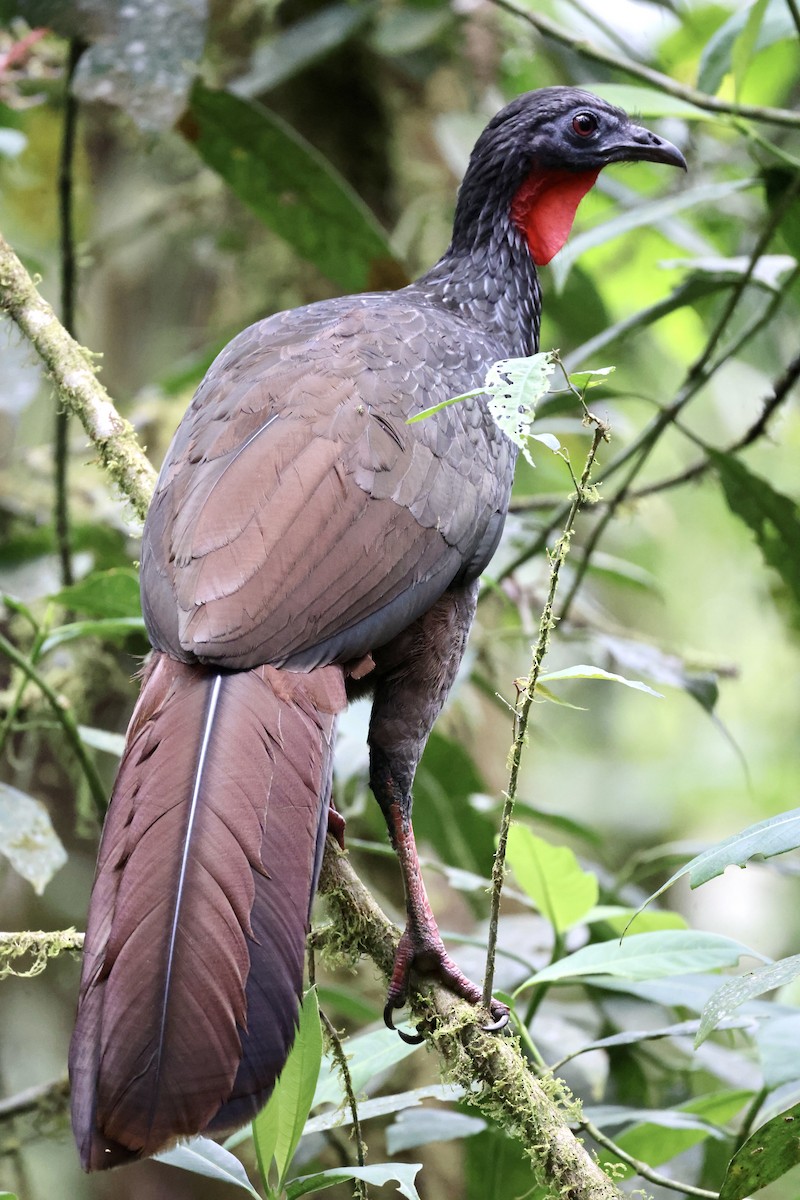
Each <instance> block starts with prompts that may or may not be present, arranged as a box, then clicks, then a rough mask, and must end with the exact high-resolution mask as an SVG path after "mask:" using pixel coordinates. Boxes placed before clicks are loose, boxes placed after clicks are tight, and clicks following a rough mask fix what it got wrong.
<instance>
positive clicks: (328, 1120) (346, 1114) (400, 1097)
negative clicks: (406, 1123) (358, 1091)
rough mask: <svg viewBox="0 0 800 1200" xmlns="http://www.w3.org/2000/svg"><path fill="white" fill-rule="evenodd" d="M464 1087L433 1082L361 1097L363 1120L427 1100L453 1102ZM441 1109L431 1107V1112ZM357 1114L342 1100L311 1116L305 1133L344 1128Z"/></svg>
mask: <svg viewBox="0 0 800 1200" xmlns="http://www.w3.org/2000/svg"><path fill="white" fill-rule="evenodd" d="M463 1095H464V1089H463V1088H462V1087H457V1086H456V1085H455V1084H452V1083H430V1084H426V1085H425V1086H424V1087H418V1088H414V1089H413V1091H410V1092H394V1093H393V1094H392V1095H390V1096H378V1097H377V1098H376V1099H374V1100H360V1101H359V1103H358V1119H359V1121H361V1122H364V1121H372V1120H374V1119H375V1118H376V1117H387V1116H391V1115H392V1114H393V1113H398V1112H405V1111H406V1110H407V1109H410V1108H421V1106H422V1101H423V1100H443V1101H445V1102H453V1101H456V1100H460V1099H461V1098H462V1097H463ZM432 1111H434V1112H437V1111H439V1110H438V1109H427V1110H426V1114H427V1113H429V1112H432ZM352 1123H353V1114H352V1113H351V1111H350V1106H349V1105H345V1104H339V1106H338V1108H336V1109H334V1110H333V1112H326V1113H323V1114H322V1115H321V1116H319V1117H309V1119H308V1120H307V1121H306V1124H305V1128H304V1130H303V1136H304V1137H305V1136H306V1135H308V1134H310V1133H325V1132H326V1131H327V1130H329V1129H340V1128H342V1127H343V1126H347V1125H352Z"/></svg>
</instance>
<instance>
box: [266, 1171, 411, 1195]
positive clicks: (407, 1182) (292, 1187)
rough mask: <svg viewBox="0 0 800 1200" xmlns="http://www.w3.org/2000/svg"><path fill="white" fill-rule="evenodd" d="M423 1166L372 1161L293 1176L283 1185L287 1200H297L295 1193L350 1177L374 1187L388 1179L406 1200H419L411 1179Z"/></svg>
mask: <svg viewBox="0 0 800 1200" xmlns="http://www.w3.org/2000/svg"><path fill="white" fill-rule="evenodd" d="M421 1170H422V1163H373V1164H372V1165H371V1166H369V1167H333V1168H332V1170H330V1171H320V1172H319V1173H318V1174H317V1175H305V1176H303V1177H302V1178H300V1179H293V1180H292V1182H291V1183H290V1184H289V1186H288V1187H287V1189H286V1200H297V1197H298V1196H307V1195H309V1193H310V1192H321V1191H324V1189H325V1188H329V1187H333V1185H334V1184H335V1183H346V1182H347V1181H348V1180H349V1179H363V1181H364V1183H372V1184H374V1185H375V1187H383V1185H384V1184H387V1183H396V1184H397V1191H398V1192H399V1193H400V1194H401V1196H405V1197H406V1200H420V1198H419V1193H418V1192H417V1189H416V1187H415V1184H414V1181H415V1179H416V1177H417V1173H418V1172H419V1171H421Z"/></svg>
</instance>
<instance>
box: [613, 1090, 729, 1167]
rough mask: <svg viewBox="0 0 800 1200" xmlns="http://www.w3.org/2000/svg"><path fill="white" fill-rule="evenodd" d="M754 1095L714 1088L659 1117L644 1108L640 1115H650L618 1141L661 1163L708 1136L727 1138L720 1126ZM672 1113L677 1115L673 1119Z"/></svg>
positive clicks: (640, 1156)
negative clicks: (653, 1115)
mask: <svg viewBox="0 0 800 1200" xmlns="http://www.w3.org/2000/svg"><path fill="white" fill-rule="evenodd" d="M751 1096H752V1093H751V1092H747V1091H733V1092H722V1093H716V1092H715V1093H712V1094H711V1095H709V1096H700V1097H698V1098H697V1099H696V1100H692V1101H690V1102H689V1103H688V1104H682V1105H681V1106H680V1107H679V1108H678V1109H674V1110H672V1112H671V1113H670V1112H664V1113H661V1114H659V1118H658V1120H657V1121H653V1119H652V1117H650V1114H649V1113H648V1112H647V1111H646V1110H645V1112H644V1113H642V1114H640V1115H641V1116H645V1117H648V1118H649V1119H647V1120H645V1121H643V1122H642V1124H640V1125H637V1126H636V1127H635V1128H634V1129H629V1130H627V1131H626V1132H625V1133H623V1134H621V1135H620V1136H619V1137H617V1138H615V1141H616V1143H617V1145H618V1146H620V1147H621V1148H622V1149H623V1150H626V1151H627V1152H628V1154H630V1155H632V1156H633V1157H634V1158H638V1159H643V1160H644V1161H646V1162H648V1163H649V1164H650V1165H651V1166H660V1165H661V1164H662V1163H665V1162H669V1161H670V1159H673V1158H675V1157H676V1155H678V1154H681V1153H682V1152H683V1151H685V1150H688V1149H689V1148H690V1147H691V1146H695V1145H697V1144H698V1143H700V1142H703V1141H705V1140H706V1139H707V1138H709V1137H711V1138H714V1139H715V1140H718V1141H719V1140H722V1139H723V1138H725V1136H726V1134H725V1132H724V1131H723V1130H722V1129H720V1128H718V1126H719V1125H721V1124H724V1123H725V1122H727V1121H729V1120H731V1119H732V1118H733V1117H734V1116H735V1115H736V1114H737V1113H738V1112H740V1111H741V1109H742V1107H743V1106H744V1105H745V1104H746V1103H747V1101H748V1100H749V1099H750V1097H751ZM670 1117H673V1118H675V1121H674V1123H672V1122H671V1121H670Z"/></svg>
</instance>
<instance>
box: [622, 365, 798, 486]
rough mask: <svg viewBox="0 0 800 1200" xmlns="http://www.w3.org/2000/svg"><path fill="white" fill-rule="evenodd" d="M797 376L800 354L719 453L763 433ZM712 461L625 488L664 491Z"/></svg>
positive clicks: (708, 467)
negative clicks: (748, 421) (753, 415)
mask: <svg viewBox="0 0 800 1200" xmlns="http://www.w3.org/2000/svg"><path fill="white" fill-rule="evenodd" d="M798 379H800V355H798V356H797V358H793V359H792V361H791V362H790V363H789V365H788V367H787V368H786V370H785V371H784V372H783V374H782V375H781V376H780V377H779V378H778V379H777V380H776V381H775V383H774V384H773V387H772V393H771V394H770V395H769V396H768V397H767V399H766V400H765V401H764V407H763V409H762V410H761V413H760V414H759V416H758V418H757V419H756V420H755V421H754V422H753V424H752V425H751V426H750V427H749V428H748V429H747V430H745V432H744V433H743V434H742V436H741V437H740V438H738V439H737V440H736V441H735V442H733V443H732V444H731V445H730V446H728V447H727V449H725V450H723V451H722V453H723V454H739V453H740V452H741V451H742V450H745V449H746V448H747V447H748V446H752V444H753V443H754V442H756V441H758V439H759V438H760V437H763V436H764V435H765V433H766V432H767V425H768V423H769V421H770V419H771V418H772V416H773V415H774V414H775V411H776V410H777V409H778V408H779V407H780V406H781V404H782V403H783V402H784V400H786V399H787V398H788V396H789V394H790V392H791V390H792V388H793V387H794V386H795V384H796V383H797V381H798ZM712 465H713V464H712V462H711V460H710V459H708V458H704V459H701V460H700V462H696V463H693V464H692V466H690V467H687V468H686V470H685V471H680V472H679V473H678V474H676V475H669V476H667V477H666V478H665V479H657V480H656V481H655V483H651V484H648V485H647V486H646V487H641V488H637V489H636V491H633V492H629V498H630V499H631V500H640V499H642V498H643V497H645V496H654V495H656V494H657V493H659V492H665V491H668V490H669V489H670V488H674V487H680V485H681V484H684V483H691V482H693V481H694V480H696V479H700V478H701V477H702V476H703V475H705V474H706V473H707V472H708V471H709V470H711V468H712Z"/></svg>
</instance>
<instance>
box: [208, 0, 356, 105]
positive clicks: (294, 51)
mask: <svg viewBox="0 0 800 1200" xmlns="http://www.w3.org/2000/svg"><path fill="white" fill-rule="evenodd" d="M373 12H374V6H373V5H372V4H331V5H329V6H328V7H327V8H323V9H321V10H320V11H319V12H315V13H313V14H312V16H310V17H304V18H303V19H302V20H300V21H295V23H294V24H293V25H290V26H289V28H288V29H284V30H282V31H281V32H280V33H278V34H276V35H275V37H273V38H269V39H268V40H267V41H265V42H261V43H260V44H258V45H257V46H256V47H255V51H254V53H253V57H252V62H251V65H250V70H249V71H248V72H247V74H246V75H241V76H239V78H238V79H234V80H233V81H232V82H231V83H229V84H228V88H229V90H230V91H231V92H233V94H234V95H236V96H243V97H245V98H250V97H252V96H258V95H260V94H261V93H263V92H268V91H269V90H270V89H271V88H274V87H277V86H278V85H279V84H281V83H285V82H286V80H287V79H291V78H292V77H293V76H295V75H298V74H299V73H300V72H301V71H304V70H305V69H306V68H307V67H310V66H312V65H313V64H314V63H316V62H319V60H320V59H322V58H324V57H325V56H326V55H327V54H330V53H331V51H332V50H336V49H337V48H338V47H339V46H342V45H344V43H345V42H347V41H348V40H349V39H350V38H351V37H352V36H353V34H354V33H355V32H356V31H357V30H358V29H360V28H361V27H362V26H363V25H364V24H365V22H366V21H367V19H368V18H369V16H370V15H371V14H372V13H373Z"/></svg>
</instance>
